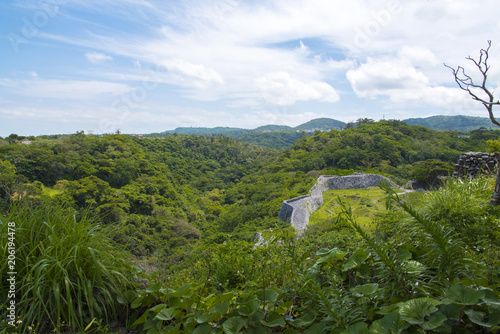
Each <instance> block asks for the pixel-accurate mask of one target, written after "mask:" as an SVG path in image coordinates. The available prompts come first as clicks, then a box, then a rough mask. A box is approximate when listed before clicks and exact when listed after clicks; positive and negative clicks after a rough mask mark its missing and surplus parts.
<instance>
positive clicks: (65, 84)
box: [0, 78, 132, 100]
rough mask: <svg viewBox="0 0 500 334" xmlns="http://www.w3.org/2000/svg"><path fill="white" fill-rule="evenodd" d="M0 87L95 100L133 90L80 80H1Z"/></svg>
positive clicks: (29, 93) (37, 94)
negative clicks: (99, 97) (100, 96)
mask: <svg viewBox="0 0 500 334" xmlns="http://www.w3.org/2000/svg"><path fill="white" fill-rule="evenodd" d="M0 87H3V88H4V89H5V90H8V91H11V92H13V93H15V94H19V95H24V96H29V97H41V98H53V99H61V100H66V99H77V100H79V99H95V98H96V97H97V96H99V95H103V94H104V95H120V94H124V93H127V92H129V91H131V90H132V88H131V87H129V86H128V85H125V84H120V83H113V82H104V81H79V80H54V79H35V80H13V79H9V78H3V79H2V78H0Z"/></svg>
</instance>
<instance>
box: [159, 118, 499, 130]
mask: <svg viewBox="0 0 500 334" xmlns="http://www.w3.org/2000/svg"><path fill="white" fill-rule="evenodd" d="M403 122H405V123H406V124H408V125H421V126H425V127H427V128H429V129H432V130H445V131H462V132H469V131H472V130H475V129H479V128H481V127H484V128H486V129H496V128H497V126H495V125H494V124H493V123H491V121H490V119H489V118H488V117H475V116H462V115H458V116H430V117H426V118H408V119H404V120H403ZM345 126H346V123H344V122H341V121H338V120H335V119H332V118H317V119H313V120H311V121H309V122H307V123H304V124H301V125H298V126H296V127H290V126H287V125H264V126H260V127H258V128H255V129H243V128H231V127H215V128H199V127H179V128H176V129H175V130H169V131H165V132H164V133H185V134H204V135H217V134H220V135H224V134H228V133H239V135H243V134H249V133H255V132H301V131H304V132H314V131H316V130H320V131H330V130H332V129H337V130H342V129H343V128H344V127H345Z"/></svg>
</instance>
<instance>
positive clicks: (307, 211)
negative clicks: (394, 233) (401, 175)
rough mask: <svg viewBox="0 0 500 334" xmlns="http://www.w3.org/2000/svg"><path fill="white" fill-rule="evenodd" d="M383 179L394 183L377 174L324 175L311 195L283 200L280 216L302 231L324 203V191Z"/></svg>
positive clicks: (372, 182) (373, 183)
mask: <svg viewBox="0 0 500 334" xmlns="http://www.w3.org/2000/svg"><path fill="white" fill-rule="evenodd" d="M382 180H387V181H388V182H389V183H390V184H392V183H391V181H390V180H388V179H387V178H385V177H384V176H381V175H377V174H364V173H354V174H352V175H348V176H330V175H322V176H320V177H319V178H318V181H317V182H316V184H315V185H314V186H313V187H312V188H311V191H310V194H309V195H303V196H299V197H295V198H292V199H289V200H285V201H283V204H282V206H281V210H280V213H279V215H278V218H279V219H281V220H285V221H289V222H290V224H292V225H293V227H295V229H296V230H297V231H298V232H299V233H302V232H304V231H305V229H306V227H307V224H308V223H309V217H310V216H311V214H312V213H313V212H314V211H316V210H317V209H319V208H320V207H321V205H323V192H324V191H327V190H337V189H359V188H370V187H377V185H378V184H379V183H380V182H381V181H382Z"/></svg>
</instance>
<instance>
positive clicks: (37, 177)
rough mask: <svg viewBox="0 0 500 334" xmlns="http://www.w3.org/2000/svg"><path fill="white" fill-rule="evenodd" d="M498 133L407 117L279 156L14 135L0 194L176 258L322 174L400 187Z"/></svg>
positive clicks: (263, 221)
mask: <svg viewBox="0 0 500 334" xmlns="http://www.w3.org/2000/svg"><path fill="white" fill-rule="evenodd" d="M498 136H499V131H479V130H476V131H473V132H471V135H470V138H459V136H457V133H453V132H443V131H439V132H438V131H433V130H429V129H427V128H425V127H421V126H409V125H407V124H406V123H404V122H400V121H380V122H368V123H365V124H362V125H360V126H357V127H355V128H352V129H346V130H342V131H339V130H331V131H328V132H316V133H314V134H312V135H311V136H305V137H302V138H299V139H298V140H297V141H296V142H295V143H294V144H293V145H292V146H291V147H290V148H287V149H284V150H282V151H275V150H270V149H266V148H262V147H257V146H253V145H250V144H248V143H245V142H242V141H240V140H236V139H231V138H227V137H223V136H208V137H205V136H199V135H181V134H172V135H167V136H166V137H165V138H162V139H159V138H155V139H152V138H143V139H139V138H132V137H129V136H126V135H108V136H103V137H98V136H93V135H84V134H83V133H79V134H76V135H71V136H66V137H60V138H58V139H54V140H50V139H47V138H44V137H38V138H34V137H33V138H31V139H32V141H31V144H29V145H26V144H22V143H21V141H22V140H23V138H22V137H15V136H12V137H9V138H6V139H4V140H1V141H0V163H1V164H2V168H1V169H0V173H2V176H1V178H0V181H1V183H2V184H1V185H0V186H1V187H0V189H1V196H2V197H3V198H4V199H5V200H8V199H9V198H12V197H15V194H20V193H24V192H27V193H31V192H33V194H35V195H36V196H42V198H45V199H44V200H51V199H57V200H58V201H61V202H64V203H67V204H68V205H71V206H73V207H75V208H80V209H82V208H87V207H88V208H90V209H91V211H92V212H93V213H94V214H96V215H98V216H99V220H101V221H102V222H103V223H105V224H117V225H118V226H122V227H123V228H122V230H121V232H120V233H117V234H116V239H117V241H118V242H120V243H124V244H126V245H128V246H127V247H129V248H130V251H131V252H132V253H133V254H135V255H136V256H146V257H147V256H151V255H152V254H160V255H158V256H160V257H166V260H165V263H177V264H179V263H181V259H182V258H184V257H186V256H189V254H190V251H186V249H189V247H192V246H193V245H195V244H198V243H200V242H201V243H213V242H222V241H224V240H226V239H227V237H228V233H231V235H232V236H233V237H237V238H241V239H245V240H251V239H252V238H253V236H254V233H255V232H257V231H260V230H262V229H265V228H267V227H271V226H275V225H276V224H278V225H279V224H281V222H279V221H278V220H277V219H276V217H277V215H278V212H279V209H280V206H281V203H282V201H283V200H284V199H287V198H291V197H295V196H298V195H302V194H306V193H307V192H308V191H309V189H310V186H311V185H312V184H313V183H314V182H315V179H316V178H317V176H318V175H319V174H338V173H340V174H343V173H351V172H354V171H372V172H373V171H375V172H379V173H384V174H385V175H388V176H389V177H391V178H392V179H394V180H396V181H397V182H399V183H400V184H404V183H405V182H406V181H407V180H408V179H410V178H413V179H415V178H416V179H419V180H420V181H424V182H425V181H429V180H430V179H428V178H429V175H431V176H430V177H431V178H432V177H435V176H436V175H440V174H442V175H447V173H448V172H449V171H450V170H451V168H452V165H453V164H454V163H455V162H456V161H457V158H458V156H459V155H460V154H461V153H462V152H465V151H483V150H485V149H486V144H485V142H486V140H487V139H497V138H498ZM23 187H24V188H23ZM44 196H45V197H44ZM188 245H189V247H188ZM186 247H188V248H186Z"/></svg>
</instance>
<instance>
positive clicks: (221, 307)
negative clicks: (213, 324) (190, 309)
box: [212, 302, 231, 314]
mask: <svg viewBox="0 0 500 334" xmlns="http://www.w3.org/2000/svg"><path fill="white" fill-rule="evenodd" d="M230 305H231V303H230V302H222V303H219V304H217V305H215V306H214V307H213V309H212V311H215V312H219V313H220V314H223V313H224V312H225V311H226V310H227V309H228V308H229V306H230Z"/></svg>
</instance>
